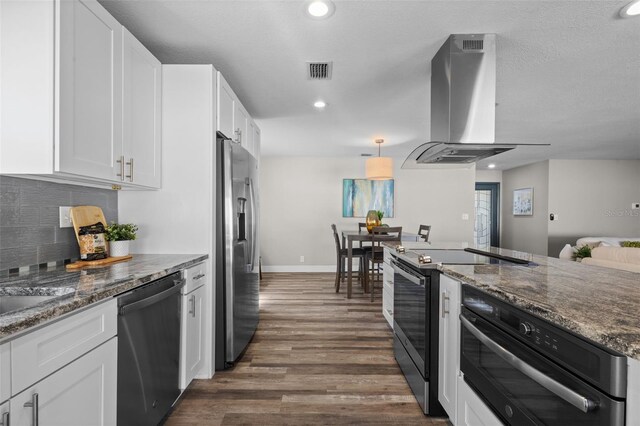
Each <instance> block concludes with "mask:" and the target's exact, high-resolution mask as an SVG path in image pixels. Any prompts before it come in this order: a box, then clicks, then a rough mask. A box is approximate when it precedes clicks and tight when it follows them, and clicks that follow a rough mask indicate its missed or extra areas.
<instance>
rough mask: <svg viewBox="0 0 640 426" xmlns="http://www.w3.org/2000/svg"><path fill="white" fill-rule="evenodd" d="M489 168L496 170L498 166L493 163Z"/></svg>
mask: <svg viewBox="0 0 640 426" xmlns="http://www.w3.org/2000/svg"><path fill="white" fill-rule="evenodd" d="M487 167H488V168H490V169H495V168H496V165H495V164H493V163H491V164H489V165H488V166H487Z"/></svg>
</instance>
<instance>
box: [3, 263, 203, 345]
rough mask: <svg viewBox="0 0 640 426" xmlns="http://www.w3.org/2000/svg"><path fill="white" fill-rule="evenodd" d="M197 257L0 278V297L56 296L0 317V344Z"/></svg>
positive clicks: (45, 271) (150, 279)
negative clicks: (17, 334)
mask: <svg viewBox="0 0 640 426" xmlns="http://www.w3.org/2000/svg"><path fill="white" fill-rule="evenodd" d="M207 257H208V256H207V255H201V254H134V255H133V259H132V260H130V261H127V262H121V263H115V264H113V265H111V266H107V267H92V268H84V269H82V270H74V271H67V270H66V269H65V267H64V266H60V267H54V268H48V269H44V270H39V271H33V272H28V273H23V274H17V275H12V276H8V277H4V278H0V296H4V295H11V296H21V295H41V296H56V297H54V298H53V299H50V300H48V301H45V302H43V303H40V304H37V305H34V306H31V307H29V308H27V309H22V310H19V311H14V312H8V313H5V314H2V315H0V341H3V340H9V339H11V338H13V337H14V335H16V333H19V332H22V331H24V330H27V329H29V328H31V327H34V326H37V325H40V324H42V323H45V322H47V321H50V320H53V319H55V318H57V317H60V316H62V315H64V314H67V313H69V312H72V311H74V310H76V309H80V308H84V307H86V306H88V305H90V304H92V303H96V302H98V301H101V300H103V299H107V298H111V297H113V296H115V295H117V294H120V293H123V292H125V291H128V290H130V289H132V288H135V287H138V286H140V285H142V284H145V283H147V282H149V281H153V280H156V279H158V278H162V277H164V276H165V275H169V274H172V273H174V272H176V271H179V270H180V269H184V268H188V267H189V266H191V265H194V264H196V263H199V262H201V261H203V260H205V259H207Z"/></svg>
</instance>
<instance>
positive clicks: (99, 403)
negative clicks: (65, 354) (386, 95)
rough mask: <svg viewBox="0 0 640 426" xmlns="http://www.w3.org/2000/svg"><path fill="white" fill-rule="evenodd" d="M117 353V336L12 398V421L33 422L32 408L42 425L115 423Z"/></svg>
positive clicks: (26, 425)
mask: <svg viewBox="0 0 640 426" xmlns="http://www.w3.org/2000/svg"><path fill="white" fill-rule="evenodd" d="M117 354H118V345H117V338H115V337H114V338H112V339H111V340H109V341H107V342H106V343H104V344H102V345H101V346H98V347H97V348H95V349H94V350H92V351H90V352H89V353H87V354H85V355H83V356H82V357H80V358H78V359H77V360H76V361H74V362H72V363H71V364H69V365H67V366H66V367H64V368H62V369H61V370H58V371H57V372H55V373H53V374H52V375H51V376H49V377H47V378H46V379H44V380H42V381H41V382H38V383H36V384H35V385H34V386H32V387H30V388H28V389H26V390H25V391H24V392H22V393H20V394H18V395H16V396H14V397H13V398H11V425H12V426H17V425H25V426H30V425H31V424H32V421H31V420H32V414H33V410H37V411H38V417H39V424H40V425H43V426H44V425H114V424H116V397H117V390H116V377H117V362H116V359H117ZM36 394H37V405H36V404H34V402H35V400H36V398H35V397H34V395H36ZM25 404H31V405H35V407H34V406H29V405H27V407H25Z"/></svg>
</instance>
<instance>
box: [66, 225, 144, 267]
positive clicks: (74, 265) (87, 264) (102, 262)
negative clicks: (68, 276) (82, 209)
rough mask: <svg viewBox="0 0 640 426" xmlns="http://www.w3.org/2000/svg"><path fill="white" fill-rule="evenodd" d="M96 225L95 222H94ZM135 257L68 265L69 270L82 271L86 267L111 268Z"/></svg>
mask: <svg viewBox="0 0 640 426" xmlns="http://www.w3.org/2000/svg"><path fill="white" fill-rule="evenodd" d="M94 223H95V222H94ZM132 258H133V256H131V255H128V256H120V257H107V258H106V259H98V260H78V261H76V262H73V263H68V264H67V269H69V270H73V269H80V268H84V267H85V266H109V265H110V264H112V263H117V262H124V261H125V260H130V259H132Z"/></svg>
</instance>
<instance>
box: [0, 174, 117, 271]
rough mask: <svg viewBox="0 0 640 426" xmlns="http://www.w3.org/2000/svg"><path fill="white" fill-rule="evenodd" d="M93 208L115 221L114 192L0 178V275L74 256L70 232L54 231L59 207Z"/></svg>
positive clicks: (74, 244) (67, 230)
mask: <svg viewBox="0 0 640 426" xmlns="http://www.w3.org/2000/svg"><path fill="white" fill-rule="evenodd" d="M82 205H89V206H99V207H101V208H102V211H103V212H104V215H105V217H106V219H107V221H109V222H111V221H117V220H118V193H117V191H112V190H108V189H97V188H90V187H84V186H76V185H64V184H59V183H52V182H45V181H38V180H32V179H22V178H14V177H8V176H0V271H6V270H8V269H12V268H19V267H21V266H29V265H36V264H41V263H47V262H54V261H60V260H64V259H77V258H79V251H78V243H77V242H76V238H75V235H74V234H73V228H60V226H59V217H58V216H59V207H60V206H82Z"/></svg>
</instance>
